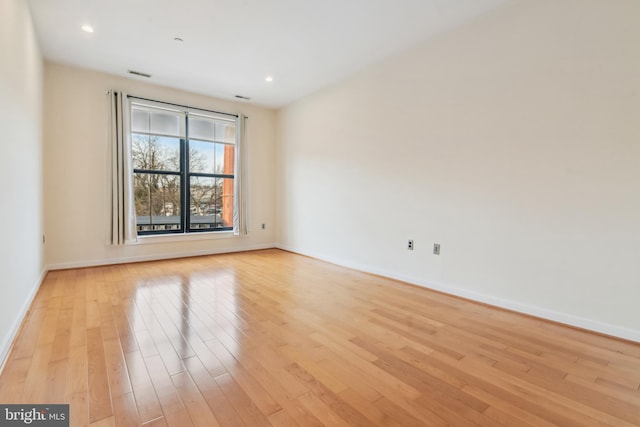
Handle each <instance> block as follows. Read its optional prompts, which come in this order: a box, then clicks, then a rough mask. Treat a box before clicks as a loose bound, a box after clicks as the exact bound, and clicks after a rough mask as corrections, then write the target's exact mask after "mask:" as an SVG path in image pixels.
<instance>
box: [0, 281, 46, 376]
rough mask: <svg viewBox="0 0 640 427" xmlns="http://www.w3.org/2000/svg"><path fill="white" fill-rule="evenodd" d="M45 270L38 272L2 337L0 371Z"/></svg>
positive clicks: (40, 283)
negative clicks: (35, 280)
mask: <svg viewBox="0 0 640 427" xmlns="http://www.w3.org/2000/svg"><path fill="white" fill-rule="evenodd" d="M47 272H48V270H47V269H46V268H45V269H43V270H42V272H41V273H40V278H39V279H38V282H37V283H36V284H35V286H34V287H33V289H31V292H29V295H28V296H27V299H26V300H25V302H24V304H22V307H21V308H20V311H19V312H18V315H17V316H16V318H15V320H14V321H13V325H11V328H10V329H9V331H8V332H7V334H6V335H5V336H4V337H3V338H2V344H0V373H2V370H3V369H4V364H5V363H6V362H7V358H8V356H9V352H10V351H11V346H12V345H13V341H14V340H15V339H16V336H17V335H18V332H19V331H20V325H22V322H23V320H24V319H25V317H26V316H27V313H28V312H29V308H30V307H31V304H32V303H33V299H34V298H35V297H36V294H37V293H38V290H39V289H40V286H41V285H42V282H43V281H44V278H45V276H46V275H47Z"/></svg>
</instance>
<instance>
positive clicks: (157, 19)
mask: <svg viewBox="0 0 640 427" xmlns="http://www.w3.org/2000/svg"><path fill="white" fill-rule="evenodd" d="M506 1H507V0H181V1H176V0H29V4H30V8H31V12H32V15H33V20H34V24H35V27H36V32H37V33H38V37H39V40H40V45H41V48H42V51H43V54H44V57H45V58H46V59H48V60H50V61H54V62H59V63H63V64H70V65H75V66H79V67H83V68H90V69H95V70H100V71H104V72H107V73H111V74H116V75H121V76H127V77H130V78H136V79H141V80H144V81H149V82H151V83H156V84H160V85H165V86H170V87H174V88H179V89H183V90H187V91H191V92H196V93H200V94H205V95H210V96H214V97H219V98H225V99H234V97H235V95H243V96H247V97H250V98H251V101H250V102H252V103H256V104H260V105H265V106H269V107H281V106H284V105H286V104H288V103H290V102H292V101H295V100H296V99H299V98H301V97H303V96H305V95H307V94H310V93H312V92H314V91H317V90H319V89H321V88H322V87H325V86H327V85H329V84H331V83H333V82H335V81H337V80H340V79H342V78H344V77H346V76H348V75H350V74H353V73H355V72H357V71H359V70H361V69H363V68H365V67H366V66H368V65H371V64H373V63H375V62H377V61H380V60H382V59H383V58H385V57H388V56H390V55H392V54H394V53H396V52H398V51H401V50H403V49H407V48H409V47H410V46H413V45H416V44H418V43H420V42H422V41H424V40H426V39H428V38H429V37H433V36H434V35H437V34H439V33H442V32H443V31H446V30H448V29H451V28H453V27H455V26H456V25H460V24H462V23H464V22H466V21H468V20H470V19H473V18H474V17H476V16H478V15H480V14H483V13H486V12H487V11H488V10H491V9H493V8H495V7H497V6H498V5H500V4H502V3H504V2H506ZM85 24H89V25H91V26H93V28H94V32H93V33H86V32H84V31H82V30H81V27H82V26H83V25H85ZM176 37H178V38H181V39H182V40H183V42H179V41H176V40H174V39H175V38H176ZM128 70H135V71H140V72H143V73H148V74H151V75H152V77H151V78H150V79H146V78H144V77H134V76H132V75H130V74H128ZM267 76H271V77H272V78H273V81H272V82H267V81H265V79H266V77H267Z"/></svg>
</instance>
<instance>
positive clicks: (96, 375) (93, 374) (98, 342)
mask: <svg viewBox="0 0 640 427" xmlns="http://www.w3.org/2000/svg"><path fill="white" fill-rule="evenodd" d="M87 368H88V373H89V396H88V397H89V421H90V422H91V423H94V422H95V421H100V420H102V419H104V418H108V417H111V416H112V415H113V408H112V407H111V389H110V388H109V378H108V375H107V367H106V364H105V356H104V345H103V342H102V334H101V331H100V328H90V329H88V330H87Z"/></svg>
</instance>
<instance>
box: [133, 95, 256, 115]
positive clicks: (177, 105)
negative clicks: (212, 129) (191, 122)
mask: <svg viewBox="0 0 640 427" xmlns="http://www.w3.org/2000/svg"><path fill="white" fill-rule="evenodd" d="M127 98H133V99H139V100H141V101H151V102H157V103H159V104H167V105H173V106H174V107H180V108H189V109H192V110H200V111H206V112H208V113H216V114H224V115H225V116H232V117H238V115H237V114H229V113H223V112H221V111H215V110H207V109H206V108H198V107H190V106H188V105H182V104H174V103H172V102H164V101H156V100H155V99H149V98H142V97H140V96H134V95H127ZM245 118H246V119H248V118H249V117H245Z"/></svg>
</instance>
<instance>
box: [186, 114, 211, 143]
mask: <svg viewBox="0 0 640 427" xmlns="http://www.w3.org/2000/svg"><path fill="white" fill-rule="evenodd" d="M214 132H215V125H214V122H213V120H211V119H205V118H200V117H192V116H189V138H197V139H206V140H208V141H213V140H214V139H215V137H214Z"/></svg>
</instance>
